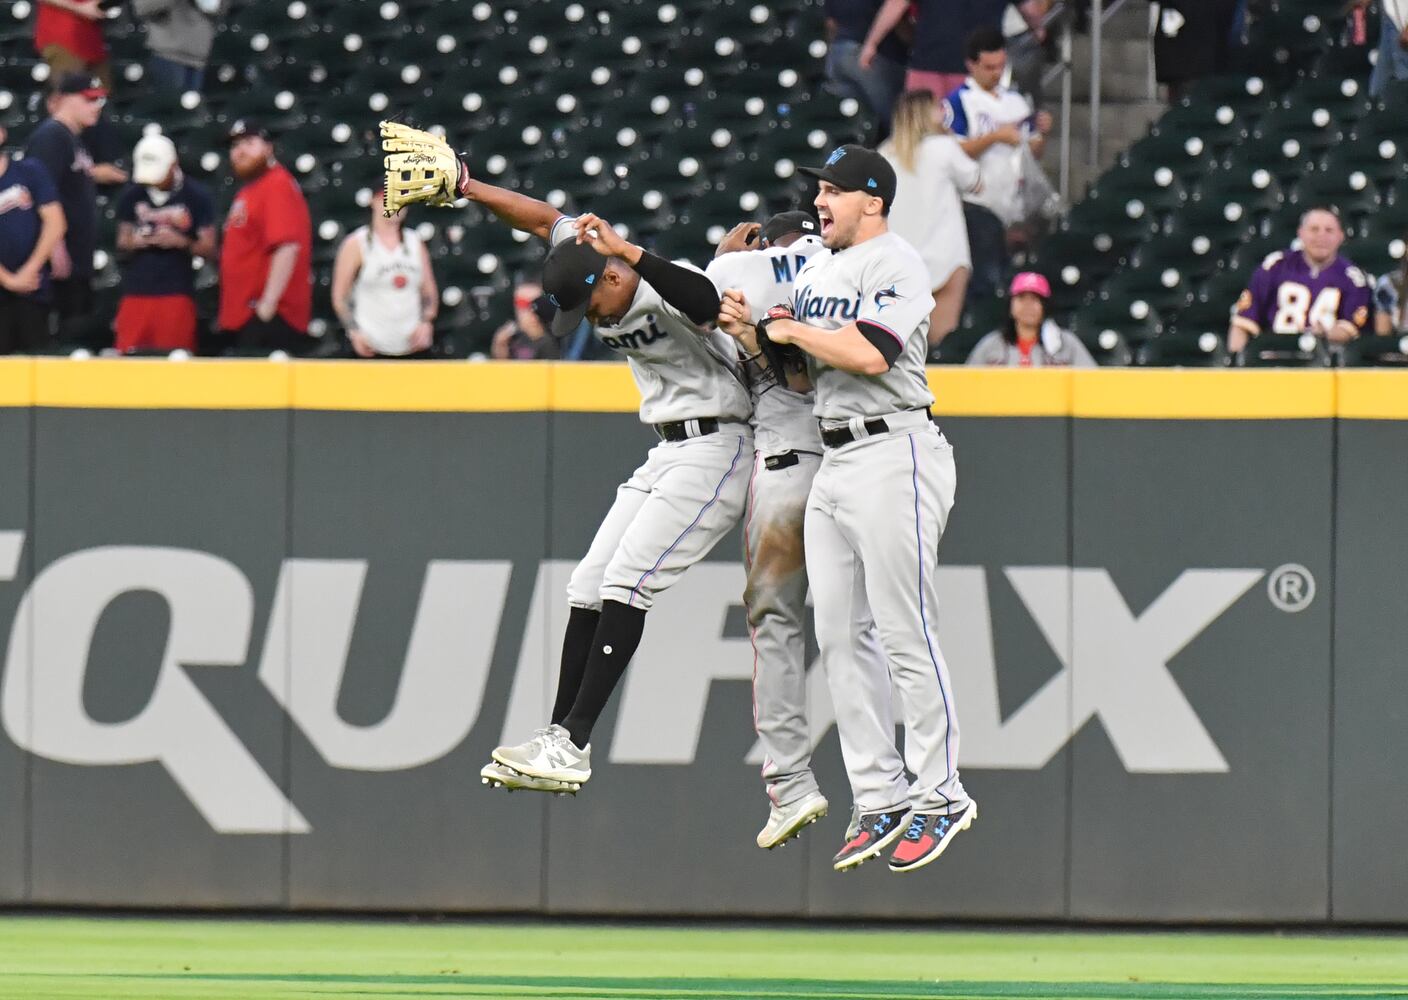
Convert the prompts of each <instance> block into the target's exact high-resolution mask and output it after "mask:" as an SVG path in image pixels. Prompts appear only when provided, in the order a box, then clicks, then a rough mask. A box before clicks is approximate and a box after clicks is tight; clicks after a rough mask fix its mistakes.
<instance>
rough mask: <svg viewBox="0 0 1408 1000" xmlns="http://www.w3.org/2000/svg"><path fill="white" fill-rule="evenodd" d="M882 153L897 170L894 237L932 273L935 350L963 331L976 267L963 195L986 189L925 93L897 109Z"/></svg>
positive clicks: (905, 97)
mask: <svg viewBox="0 0 1408 1000" xmlns="http://www.w3.org/2000/svg"><path fill="white" fill-rule="evenodd" d="M880 152H881V153H882V154H883V155H884V157H885V159H887V160H889V161H890V163H891V165H892V166H893V167H894V168H895V177H896V179H897V180H898V182H899V183H898V186H897V187H896V190H895V203H894V207H893V208H892V209H891V210H890V220H889V221H890V231H891V232H893V233H898V234H899V235H900V236H901V237H903V238H904V239H905V240H907V241H908V242H909V243H910V245H912V246H913V247H914V248H915V249H916V250H918V251H919V255H920V256H921V257H923V258H924V263H925V265H926V266H927V267H928V268H929V280H930V283H931V285H932V287H933V289H934V310H933V312H932V313H930V314H929V344H930V346H933V345H936V344H938V343H939V341H941V340H943V339H944V337H945V336H947V335H948V334H949V333H950V332H952V331H953V329H954V328H955V327H957V326H958V317H959V314H960V313H961V312H962V311H963V296H964V293H965V292H966V291H967V289H968V275H969V272H971V271H972V269H973V263H972V260H971V259H970V257H969V255H968V226H967V224H966V223H965V222H964V221H963V198H962V196H963V195H964V194H976V193H977V192H978V191H979V190H980V189H981V188H982V174H981V173H980V172H979V170H978V164H977V161H976V160H973V159H972V158H970V157H969V156H968V154H966V153H965V152H963V149H962V147H960V146H959V144H958V140H957V139H955V138H954V137H953V136H952V135H950V134H949V132H948V130H947V129H945V128H944V126H943V117H942V110H941V106H940V105H939V103H938V102H937V101H936V100H934V95H933V94H932V93H930V92H929V91H927V90H911V91H908V92H906V93H904V94H901V95H900V97H899V99H898V100H897V101H896V102H895V111H894V115H893V117H892V126H891V131H890V138H889V139H887V140H886V141H885V143H884V145H882V146H881V147H880Z"/></svg>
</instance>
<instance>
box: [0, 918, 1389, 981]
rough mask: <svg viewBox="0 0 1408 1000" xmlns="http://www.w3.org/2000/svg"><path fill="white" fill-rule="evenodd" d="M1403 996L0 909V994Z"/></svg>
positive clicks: (1083, 950)
mask: <svg viewBox="0 0 1408 1000" xmlns="http://www.w3.org/2000/svg"><path fill="white" fill-rule="evenodd" d="M333 996H338V997H358V998H362V997H365V998H376V997H473V998H480V1000H483V998H499V997H504V998H529V997H531V998H563V1000H598V998H599V1000H623V998H631V1000H636V998H640V1000H646V998H649V1000H753V998H767V1000H887V998H890V997H899V998H910V997H935V998H939V997H942V998H963V1000H990V998H992V1000H996V998H1013V997H1016V998H1023V1000H1046V998H1053V1000H1055V998H1060V1000H1084V998H1089V1000H1124V998H1134V1000H1142V998H1158V1000H1173V998H1188V1000H1246V998H1267V1000H1270V998H1283V997H1284V998H1298V997H1315V998H1319V1000H1325V998H1331V997H1341V998H1348V997H1408V938H1405V937H1401V936H1374V937H1351V936H1345V935H1328V936H1314V935H1271V934H1136V933H1121V934H1093V933H1084V932H1080V931H1044V932H1038V933H1030V932H1015V931H1014V932H991V933H976V932H970V931H927V930H888V929H875V930H841V929H837V928H835V927H834V926H826V927H822V928H819V929H816V930H810V929H806V928H774V927H770V926H761V927H723V928H721V927H716V926H706V927H697V928H692V927H685V926H670V927H640V926H613V925H601V924H596V925H585V924H575V923H573V924H548V923H517V922H508V923H504V922H500V923H488V922H465V923H443V924H413V923H394V922H384V923H354V922H350V921H348V922H343V921H304V920H287V921H262V920H261V921H255V920H247V921H246V920H207V919H175V918H173V919H166V920H135V919H124V918H87V917H83V918H79V917H21V916H16V917H7V918H0V1000H21V998H22V1000H60V998H63V1000H78V998H82V1000H137V998H140V1000H210V998H230V1000H234V998H239V1000H293V998H305V997H315V998H316V997H333Z"/></svg>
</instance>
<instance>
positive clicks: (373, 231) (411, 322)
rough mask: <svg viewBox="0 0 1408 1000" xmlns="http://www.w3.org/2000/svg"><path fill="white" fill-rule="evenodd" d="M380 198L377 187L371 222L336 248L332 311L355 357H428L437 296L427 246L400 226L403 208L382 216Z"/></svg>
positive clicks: (432, 336) (437, 307) (437, 291)
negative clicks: (387, 215) (342, 328)
mask: <svg viewBox="0 0 1408 1000" xmlns="http://www.w3.org/2000/svg"><path fill="white" fill-rule="evenodd" d="M381 204H382V192H381V191H379V190H378V191H377V192H376V196H375V197H374V198H373V199H372V206H373V207H372V221H371V225H368V226H362V227H360V228H359V229H357V230H355V231H354V232H352V233H349V234H348V236H347V238H346V239H344V240H343V241H342V246H340V247H339V248H338V250H337V261H336V263H334V265H333V273H332V307H333V311H334V312H336V313H337V316H338V319H340V320H341V321H342V325H343V327H344V328H345V329H346V330H347V340H348V342H349V343H350V344H351V345H352V351H353V353H354V354H356V355H357V357H359V358H375V357H383V358H386V357H390V358H405V357H418V358H428V357H430V345H431V342H432V341H433V339H434V337H435V316H436V313H437V312H438V311H439V302H440V293H439V290H438V289H436V287H435V275H434V273H433V272H432V271H431V267H430V251H429V250H427V249H426V246H425V244H424V243H422V242H421V240H420V237H419V236H417V235H416V234H415V232H414V231H413V230H409V229H407V228H406V227H405V221H406V220H405V215H406V213H405V209H402V210H401V211H399V212H397V213H396V215H395V216H394V217H392V218H390V219H388V218H386V215H385V213H384V212H382V210H381Z"/></svg>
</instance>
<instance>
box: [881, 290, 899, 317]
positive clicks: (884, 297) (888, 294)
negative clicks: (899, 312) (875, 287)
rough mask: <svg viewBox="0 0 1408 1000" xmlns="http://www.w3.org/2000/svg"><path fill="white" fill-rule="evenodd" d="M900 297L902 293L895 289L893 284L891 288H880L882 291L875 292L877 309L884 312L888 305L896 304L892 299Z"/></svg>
mask: <svg viewBox="0 0 1408 1000" xmlns="http://www.w3.org/2000/svg"><path fill="white" fill-rule="evenodd" d="M899 297H900V293H899V292H897V291H895V286H894V285H891V286H890V287H889V288H882V289H880V291H878V292H876V293H875V309H876V311H877V312H883V311H884V310H885V307H886V306H892V305H894V302H892V301H890V300H891V299H898V298H899Z"/></svg>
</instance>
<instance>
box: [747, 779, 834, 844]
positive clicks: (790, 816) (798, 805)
mask: <svg viewBox="0 0 1408 1000" xmlns="http://www.w3.org/2000/svg"><path fill="white" fill-rule="evenodd" d="M827 808H828V806H827V802H826V799H825V797H824V796H823V795H822V794H821V793H820V792H811V793H810V794H808V795H806V796H803V797H802V798H800V799H798V800H797V801H796V802H793V803H792V804H791V805H785V806H773V807H772V809H770V810H769V811H768V823H767V826H765V827H763V828H762V830H761V831H760V832H759V833H758V846H759V847H762V848H765V849H767V850H769V851H770V850H772V849H773V848H774V847H781V846H782V845H783V844H785V843H787V842H788V841H789V840H791V839H792V838H793V837H795V836H797V834H799V833H801V832H802V830H803V829H805V828H806V827H807V826H808V825H809V824H812V823H815V822H816V821H817V820H819V819H821V817H823V816H825V815H826V810H827Z"/></svg>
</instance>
